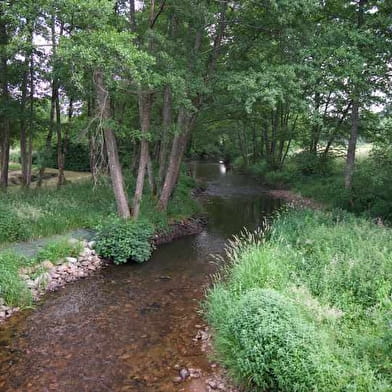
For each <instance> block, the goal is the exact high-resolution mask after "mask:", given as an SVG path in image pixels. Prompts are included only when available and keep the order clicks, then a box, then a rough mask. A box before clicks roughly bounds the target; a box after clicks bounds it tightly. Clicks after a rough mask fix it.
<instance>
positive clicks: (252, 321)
mask: <svg viewBox="0 0 392 392" xmlns="http://www.w3.org/2000/svg"><path fill="white" fill-rule="evenodd" d="M329 340H330V339H329V338H328V336H326V334H325V333H323V331H322V330H320V329H318V328H317V326H316V325H315V324H314V323H312V322H311V321H309V319H308V318H307V317H306V315H305V314H304V313H303V310H302V309H301V307H300V306H299V305H297V304H295V302H293V301H292V300H290V299H288V298H287V297H285V296H283V295H281V294H280V293H278V292H277V291H275V290H271V289H253V290H250V291H248V292H246V293H245V294H244V295H243V296H242V297H240V299H239V300H238V302H237V303H236V306H235V311H234V312H233V313H232V314H230V317H228V319H227V321H226V326H225V328H224V336H220V337H219V338H218V339H217V345H216V346H217V349H218V350H219V351H220V352H221V355H223V356H224V358H226V359H227V360H226V361H225V362H224V363H225V365H226V366H227V367H228V368H229V369H230V371H231V373H232V374H233V376H234V377H235V379H237V380H238V381H240V382H242V383H244V381H245V380H246V386H247V387H248V388H250V389H252V390H255V391H264V390H271V391H287V392H291V391H320V392H322V391H325V392H331V391H343V390H345V388H346V387H348V386H349V385H350V384H352V383H355V388H356V389H355V390H356V391H363V392H365V391H366V392H367V391H370V390H371V383H372V382H374V381H375V380H374V376H373V374H372V372H371V371H367V370H365V371H363V370H362V374H361V373H360V372H358V371H356V370H355V368H352V369H350V368H348V367H347V366H346V365H345V364H344V363H341V362H340V361H339V359H338V357H337V356H336V354H335V353H334V352H333V347H332V350H331V347H329V343H330V341H329ZM354 377H355V378H356V380H354V379H353V378H354ZM359 379H360V382H359Z"/></svg>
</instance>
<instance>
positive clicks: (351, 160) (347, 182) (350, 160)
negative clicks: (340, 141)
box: [344, 99, 359, 190]
mask: <svg viewBox="0 0 392 392" xmlns="http://www.w3.org/2000/svg"><path fill="white" fill-rule="evenodd" d="M358 125H359V103H358V100H357V99H355V100H353V104H352V112H351V134H350V139H349V141H348V148H347V158H346V167H345V170H344V187H345V188H346V189H347V190H351V189H352V181H353V173H354V165H355V150H356V147H357V139H358Z"/></svg>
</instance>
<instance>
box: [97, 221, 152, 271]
mask: <svg viewBox="0 0 392 392" xmlns="http://www.w3.org/2000/svg"><path fill="white" fill-rule="evenodd" d="M153 234H154V227H153V226H152V225H151V224H150V223H149V222H145V221H142V220H140V221H137V222H133V221H123V222H121V221H117V222H112V223H110V224H109V225H105V226H103V227H102V228H101V229H100V230H99V231H98V233H97V235H96V238H95V240H96V246H95V249H96V251H97V253H98V254H99V255H100V256H101V257H104V258H105V259H108V260H112V261H113V262H114V263H115V264H122V263H126V262H127V261H128V260H130V259H131V260H134V261H136V262H138V263H142V262H144V261H147V260H148V259H149V258H150V257H151V253H152V251H153V246H152V242H151V240H152V235H153Z"/></svg>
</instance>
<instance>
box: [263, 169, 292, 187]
mask: <svg viewBox="0 0 392 392" xmlns="http://www.w3.org/2000/svg"><path fill="white" fill-rule="evenodd" d="M294 179H295V173H294V172H292V171H290V170H287V169H282V170H277V171H269V172H267V173H266V174H265V180H266V181H267V183H269V184H278V185H287V184H291V183H292V182H293V181H294Z"/></svg>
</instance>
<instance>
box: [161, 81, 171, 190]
mask: <svg viewBox="0 0 392 392" xmlns="http://www.w3.org/2000/svg"><path fill="white" fill-rule="evenodd" d="M171 112H172V96H171V89H170V86H165V90H164V92H163V109H162V139H161V148H160V150H159V173H158V179H159V184H162V183H163V180H164V177H165V172H166V161H167V150H168V138H169V129H170V126H171V122H172V113H171Z"/></svg>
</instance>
